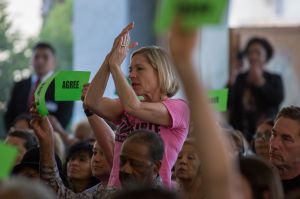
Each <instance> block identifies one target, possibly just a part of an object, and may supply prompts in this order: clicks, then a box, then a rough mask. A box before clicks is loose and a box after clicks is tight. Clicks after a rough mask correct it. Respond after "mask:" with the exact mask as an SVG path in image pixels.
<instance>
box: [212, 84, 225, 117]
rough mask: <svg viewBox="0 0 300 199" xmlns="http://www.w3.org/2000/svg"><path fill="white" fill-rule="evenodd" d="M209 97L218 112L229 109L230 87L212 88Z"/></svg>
mask: <svg viewBox="0 0 300 199" xmlns="http://www.w3.org/2000/svg"><path fill="white" fill-rule="evenodd" d="M208 97H209V101H210V103H211V104H212V105H213V106H214V108H215V110H216V111H218V112H226V111H227V101H228V89H227V88H225V89H221V90H210V91H208Z"/></svg>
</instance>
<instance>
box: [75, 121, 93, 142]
mask: <svg viewBox="0 0 300 199" xmlns="http://www.w3.org/2000/svg"><path fill="white" fill-rule="evenodd" d="M74 137H75V139H77V140H78V141H90V140H92V139H93V140H95V136H94V134H93V131H92V128H91V126H90V124H89V123H88V121H85V120H83V121H80V122H79V123H77V125H76V127H75V130H74Z"/></svg>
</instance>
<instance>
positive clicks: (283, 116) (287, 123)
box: [270, 106, 300, 194]
mask: <svg viewBox="0 0 300 199" xmlns="http://www.w3.org/2000/svg"><path fill="white" fill-rule="evenodd" d="M274 123H275V124H274V127H273V129H272V136H271V138H270V161H271V163H272V164H273V165H274V166H275V167H276V168H277V170H278V172H279V175H280V178H281V180H282V184H283V189H284V192H285V193H286V194H287V193H289V192H291V191H293V190H296V189H300V107H296V106H289V107H284V108H282V109H281V110H280V111H279V113H278V114H277V116H276V118H275V120H274Z"/></svg>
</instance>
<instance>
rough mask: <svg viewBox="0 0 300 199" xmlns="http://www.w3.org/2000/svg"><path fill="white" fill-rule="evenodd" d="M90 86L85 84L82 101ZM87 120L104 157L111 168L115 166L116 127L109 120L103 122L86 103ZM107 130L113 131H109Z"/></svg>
mask: <svg viewBox="0 0 300 199" xmlns="http://www.w3.org/2000/svg"><path fill="white" fill-rule="evenodd" d="M89 85H90V84H85V85H84V86H83V89H82V94H81V100H82V102H84V99H85V96H86V93H87V91H88V88H89ZM82 107H83V110H84V113H85V115H86V118H87V120H88V122H89V124H90V126H91V128H92V131H93V133H94V137H95V138H96V140H97V142H98V144H99V146H100V147H101V149H102V150H103V152H104V156H105V158H106V160H107V162H108V163H109V166H110V167H112V166H113V154H114V146H115V134H114V132H115V130H116V126H115V125H114V124H112V123H111V122H108V121H107V120H103V119H102V118H101V117H99V116H98V115H96V114H94V113H93V112H92V111H90V110H89V109H88V108H87V107H86V106H85V105H84V103H83V104H82ZM107 129H111V130H110V131H108V130H107Z"/></svg>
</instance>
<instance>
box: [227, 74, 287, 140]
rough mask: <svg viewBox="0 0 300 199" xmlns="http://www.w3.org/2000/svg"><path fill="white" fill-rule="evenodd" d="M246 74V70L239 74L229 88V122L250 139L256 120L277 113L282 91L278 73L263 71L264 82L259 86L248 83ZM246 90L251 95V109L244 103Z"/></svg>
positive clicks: (271, 116)
mask: <svg viewBox="0 0 300 199" xmlns="http://www.w3.org/2000/svg"><path fill="white" fill-rule="evenodd" d="M247 75H248V72H246V73H243V74H240V75H239V76H238V77H237V79H236V82H235V84H234V85H233V86H232V87H231V88H229V111H230V112H229V113H230V114H229V122H230V124H231V125H232V126H233V127H234V128H235V129H238V130H240V131H242V132H243V134H244V135H245V136H246V138H247V139H248V140H250V139H251V138H252V136H253V134H254V133H255V130H256V126H257V124H258V122H260V121H262V120H265V119H267V118H273V117H274V116H275V115H276V114H277V112H278V108H279V105H280V103H281V102H282V100H283V97H284V92H283V84H282V79H281V77H280V76H279V75H276V74H271V73H269V72H264V73H263V76H264V78H265V84H264V85H263V86H260V87H257V86H255V85H252V84H250V83H248V82H247ZM246 91H247V92H248V94H249V93H250V95H251V96H252V101H253V104H254V106H253V107H254V108H253V109H252V110H251V111H249V110H247V109H246V108H245V105H244V96H245V92H246Z"/></svg>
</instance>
